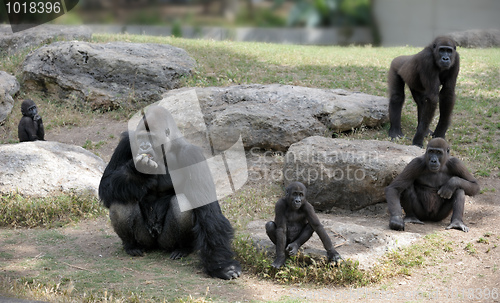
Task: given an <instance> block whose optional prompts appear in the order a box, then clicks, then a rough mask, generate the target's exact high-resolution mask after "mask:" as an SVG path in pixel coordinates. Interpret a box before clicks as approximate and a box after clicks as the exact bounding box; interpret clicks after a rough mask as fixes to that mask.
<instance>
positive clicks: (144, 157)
mask: <svg viewBox="0 0 500 303" xmlns="http://www.w3.org/2000/svg"><path fill="white" fill-rule="evenodd" d="M135 160H136V161H137V163H140V164H142V165H146V166H149V167H152V168H157V167H158V163H156V162H155V161H154V160H153V157H151V155H148V154H140V155H137V157H135Z"/></svg>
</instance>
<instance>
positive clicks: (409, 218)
mask: <svg viewBox="0 0 500 303" xmlns="http://www.w3.org/2000/svg"><path fill="white" fill-rule="evenodd" d="M404 221H405V223H413V224H424V222H422V221H420V220H419V219H418V218H417V217H415V216H406V217H405V220H404Z"/></svg>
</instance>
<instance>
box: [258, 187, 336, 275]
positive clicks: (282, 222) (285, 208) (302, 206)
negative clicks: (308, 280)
mask: <svg viewBox="0 0 500 303" xmlns="http://www.w3.org/2000/svg"><path fill="white" fill-rule="evenodd" d="M314 232H316V233H317V234H318V236H319V238H320V239H321V242H323V246H324V247H325V249H326V254H327V258H328V262H332V261H333V262H335V263H337V262H338V260H339V259H341V257H340V254H339V253H338V252H337V251H336V250H335V248H334V247H333V244H332V241H331V240H330V237H329V236H328V234H327V233H326V230H325V229H324V228H323V225H322V224H321V222H320V221H319V218H318V216H317V215H316V213H315V212H314V208H313V206H312V205H311V204H310V203H309V202H308V201H307V200H306V187H305V186H304V184H302V183H300V182H292V183H291V184H290V185H288V187H287V188H286V194H285V197H283V198H281V199H279V200H278V202H277V203H276V206H275V217H274V221H269V222H267V223H266V233H267V235H268V237H269V239H271V241H272V242H273V243H274V244H275V245H276V259H275V260H274V262H273V263H272V266H273V267H275V268H280V267H281V266H282V265H283V264H285V260H286V256H287V255H289V256H293V255H295V254H296V253H297V251H298V250H299V247H301V246H302V245H303V244H304V243H306V242H307V240H309V239H310V238H311V236H312V235H313V233H314Z"/></svg>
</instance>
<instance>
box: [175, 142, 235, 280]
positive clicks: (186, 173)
mask: <svg viewBox="0 0 500 303" xmlns="http://www.w3.org/2000/svg"><path fill="white" fill-rule="evenodd" d="M176 141H177V142H176V146H174V147H173V149H172V151H171V152H172V153H173V155H174V156H175V157H176V159H175V160H176V161H174V162H173V163H174V164H175V165H176V167H171V166H170V165H169V170H170V173H171V174H172V176H173V177H172V178H173V180H174V182H175V189H176V195H179V194H184V195H185V196H186V198H187V199H188V201H189V203H190V204H191V206H192V207H193V213H194V216H193V218H194V227H193V232H194V234H195V235H196V237H197V238H196V249H199V250H200V259H201V262H202V264H203V267H204V268H205V269H206V271H207V273H208V274H209V275H210V276H212V277H218V278H222V279H226V280H229V279H232V278H237V277H239V276H240V275H241V266H240V264H239V263H238V261H236V260H234V259H233V251H232V250H231V240H232V238H233V228H232V226H231V223H229V220H228V219H227V218H226V217H225V216H224V215H223V214H222V211H221V209H220V206H219V203H213V202H217V195H216V192H215V185H214V181H213V178H212V174H211V172H210V170H209V168H208V164H207V163H206V161H205V160H206V159H205V157H204V156H203V152H202V150H201V149H200V148H199V147H198V146H195V145H191V144H189V143H188V142H187V141H185V140H184V139H178V140H176ZM167 162H168V164H170V163H172V162H170V161H167ZM172 169H173V170H175V169H182V173H181V176H182V177H183V180H182V182H180V183H178V180H176V179H177V178H178V177H179V174H177V175H175V177H174V173H172Z"/></svg>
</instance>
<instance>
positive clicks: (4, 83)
mask: <svg viewBox="0 0 500 303" xmlns="http://www.w3.org/2000/svg"><path fill="white" fill-rule="evenodd" d="M18 91H19V82H17V80H16V77H14V76H12V75H9V74H8V73H6V72H4V71H0V123H2V122H3V121H5V119H6V118H7V116H8V115H9V114H10V112H11V111H12V107H14V99H12V96H14V95H15V94H17V92H18Z"/></svg>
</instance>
